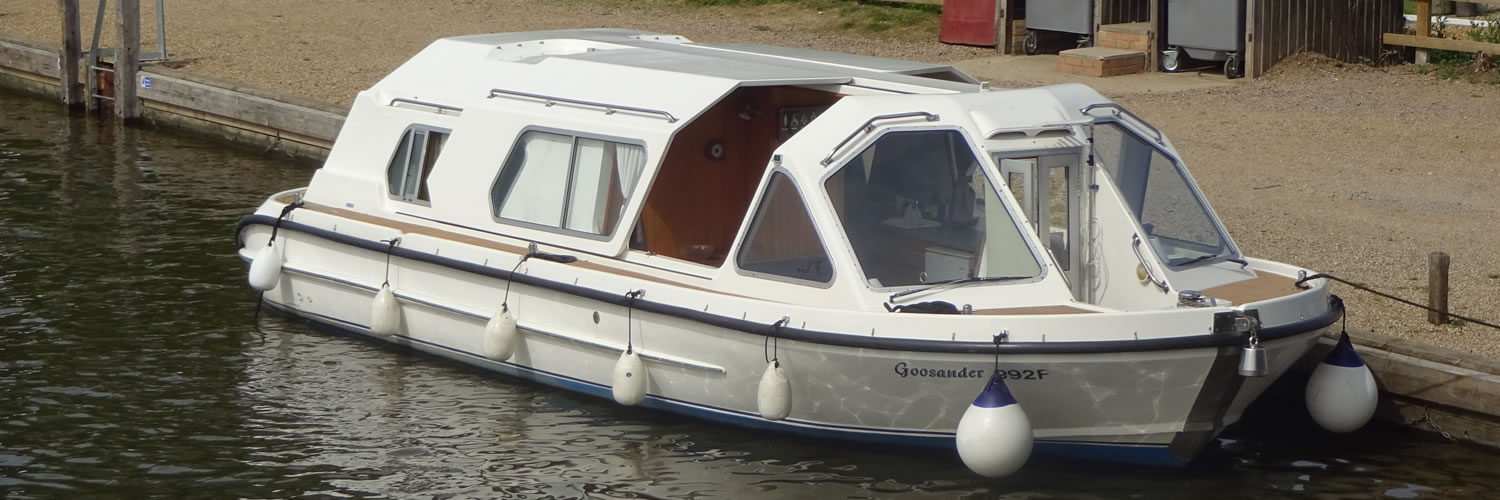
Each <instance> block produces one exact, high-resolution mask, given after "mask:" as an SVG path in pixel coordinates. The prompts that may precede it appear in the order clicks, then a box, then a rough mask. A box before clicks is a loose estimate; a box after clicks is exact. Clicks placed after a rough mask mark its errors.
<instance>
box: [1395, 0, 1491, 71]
mask: <svg viewBox="0 0 1500 500" xmlns="http://www.w3.org/2000/svg"><path fill="white" fill-rule="evenodd" d="M1473 1H1474V2H1477V3H1482V4H1488V5H1489V6H1490V7H1491V8H1494V7H1500V0H1473ZM1416 24H1417V29H1416V32H1417V33H1416V34H1415V35H1407V34H1404V33H1386V34H1385V36H1384V39H1385V43H1386V44H1387V45H1400V46H1405V47H1416V48H1417V54H1416V55H1417V57H1416V59H1417V64H1427V49H1442V50H1457V51H1461V52H1483V53H1486V54H1490V55H1500V43H1485V42H1478V41H1473V40H1454V39H1448V38H1432V37H1430V35H1431V34H1432V0H1417V23H1416Z"/></svg>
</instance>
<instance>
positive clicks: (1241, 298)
mask: <svg viewBox="0 0 1500 500" xmlns="http://www.w3.org/2000/svg"><path fill="white" fill-rule="evenodd" d="M1295 283H1296V280H1293V279H1291V278H1288V277H1286V276H1282V275H1279V274H1271V273H1266V272H1261V271H1256V272H1255V277H1254V278H1251V279H1247V280H1243V281H1236V282H1234V283H1229V284H1227V285H1219V286H1216V287H1213V288H1209V289H1207V290H1203V291H1202V293H1203V296H1204V297H1213V298H1216V299H1224V300H1228V301H1230V302H1233V303H1234V305H1236V306H1241V305H1245V304H1249V303H1252V302H1260V301H1263V300H1270V299H1274V298H1279V297H1286V296H1288V295H1295V294H1297V293H1298V292H1301V291H1302V290H1301V289H1299V288H1297V286H1296V284H1295Z"/></svg>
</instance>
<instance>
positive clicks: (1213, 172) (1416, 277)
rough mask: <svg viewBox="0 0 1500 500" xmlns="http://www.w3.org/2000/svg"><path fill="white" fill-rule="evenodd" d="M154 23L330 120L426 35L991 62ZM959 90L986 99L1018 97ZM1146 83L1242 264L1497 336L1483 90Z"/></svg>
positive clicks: (801, 31)
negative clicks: (337, 107) (1388, 296)
mask: <svg viewBox="0 0 1500 500" xmlns="http://www.w3.org/2000/svg"><path fill="white" fill-rule="evenodd" d="M143 3H147V4H153V5H154V2H149V1H148V2H143ZM414 5H420V6H419V7H414ZM55 9H56V7H55V5H54V4H53V2H48V1H30V2H7V3H5V4H0V32H5V33H9V34H13V35H18V36H22V37H26V38H32V39H36V40H41V41H51V42H53V43H56V42H55V41H54V40H53V39H54V38H56V35H55V33H56V26H57V25H58V24H59V22H58V19H57V13H56V10H55ZM167 12H168V14H169V17H168V24H169V34H170V37H171V38H170V40H169V46H170V48H171V49H172V53H173V58H174V62H173V65H174V66H178V67H183V68H185V69H187V70H190V71H193V72H196V73H199V74H203V75H207V76H212V77H218V78H225V79H230V80H235V81H240V82H244V83H247V84H250V85H253V86H259V87H264V88H267V89H271V90H279V91H285V92H289V93H294V94H299V95H302V96H305V97H310V98H314V99H321V100H324V101H328V102H334V103H344V104H347V103H348V102H350V101H351V99H352V97H353V94H354V93H355V92H357V91H359V90H361V89H364V88H366V87H368V86H370V85H371V84H373V83H374V82H375V81H377V80H379V79H380V77H381V76H383V75H384V74H385V73H387V72H389V71H390V70H391V69H393V68H395V67H396V66H397V65H399V64H400V63H401V62H402V61H403V60H405V59H406V58H407V57H409V56H410V55H411V54H413V53H415V52H416V51H418V50H420V49H421V48H422V47H424V46H426V45H427V44H428V43H430V42H431V41H432V40H433V39H435V38H439V37H443V36H451V35H460V34H473V33H489V32H504V31H526V30H540V29H561V28H581V27H602V26H614V27H629V28H639V29H646V30H654V31H660V32H666V33H675V34H681V35H684V36H686V37H688V38H691V39H694V40H698V41H705V42H748V43H766V44H774V45H783V46H791V47H806V48H815V49H822V50H835V51H841V52H852V53H858V54H866V55H877V56H886V57H897V58H904V59H915V60H922V61H934V62H958V61H961V60H965V59H974V58H979V57H987V56H991V55H993V52H991V51H989V50H985V49H975V48H969V47H955V46H947V45H943V44H939V43H936V42H935V41H934V40H933V38H934V37H933V35H932V33H933V31H932V30H933V26H931V25H924V26H917V27H913V28H911V29H904V30H897V31H893V32H886V33H881V34H879V35H868V34H857V33H848V32H845V31H841V30H838V29H837V24H838V23H839V20H838V19H836V17H837V16H834V15H833V13H821V14H820V13H816V12H812V11H807V10H803V9H800V8H797V7H795V6H790V5H784V4H783V5H767V6H760V7H718V8H686V7H681V6H679V5H677V4H676V3H674V2H670V1H666V0H645V1H639V2H626V1H623V0H564V1H552V2H528V1H518V0H491V1H480V0H438V1H430V2H426V3H422V4H412V3H408V2H396V1H394V0H321V1H318V2H307V1H304V0H264V1H257V2H250V1H246V0H223V1H214V2H192V1H188V0H169V1H168V2H167ZM152 16H153V14H152V13H150V12H147V13H144V14H143V17H144V18H145V19H152ZM91 22H92V15H88V16H85V20H84V23H85V26H91ZM148 31H149V30H148ZM151 36H153V35H151V34H150V33H148V34H146V35H143V39H147V40H150V39H151ZM146 50H150V49H149V48H147V49H146ZM1033 66H1037V67H1042V68H1045V67H1046V66H1047V65H1033ZM976 76H979V77H981V78H985V79H988V80H991V81H994V82H996V84H997V85H999V86H1004V85H1005V83H1006V77H1011V78H1012V80H1011V81H1012V82H1013V83H1024V82H1027V81H1028V80H1027V79H1025V78H1017V77H1016V75H998V77H989V76H988V75H983V74H979V75H976ZM1123 78H1132V77H1123ZM1142 78H1144V77H1142ZM1110 80H1116V79H1110ZM1029 81H1036V80H1035V79H1033V80H1029ZM1146 81H1150V82H1152V83H1151V84H1150V85H1146V86H1144V87H1146V88H1141V87H1143V86H1140V85H1136V86H1131V85H1108V86H1102V88H1105V89H1106V90H1104V92H1106V93H1107V94H1111V95H1112V97H1115V98H1117V99H1119V100H1120V101H1121V102H1122V103H1124V104H1126V105H1128V106H1130V107H1131V108H1132V109H1134V110H1135V111H1136V112H1138V113H1139V114H1141V115H1142V116H1144V117H1145V118H1147V119H1148V120H1151V121H1152V122H1154V123H1155V124H1156V125H1158V126H1159V127H1161V128H1162V129H1163V130H1164V131H1166V132H1167V134H1169V135H1170V136H1171V137H1172V139H1173V141H1174V143H1176V145H1177V146H1178V148H1179V149H1180V150H1181V152H1182V154H1183V156H1184V158H1185V160H1186V161H1187V163H1188V165H1189V166H1190V168H1191V170H1192V172H1193V175H1194V177H1195V178H1196V180H1197V181H1198V182H1199V184H1200V185H1201V187H1202V188H1203V190H1204V191H1205V192H1206V193H1207V195H1208V197H1209V199H1210V201H1211V202H1212V203H1213V206H1214V208H1215V210H1216V211H1217V212H1218V214H1219V216H1220V217H1222V218H1223V219H1224V221H1225V224H1226V225H1227V226H1228V227H1229V230H1230V233H1231V235H1232V236H1233V237H1234V238H1235V241H1236V243H1238V244H1239V246H1240V247H1241V249H1242V250H1243V251H1244V252H1245V253H1246V254H1249V255H1253V256H1257V257H1262V258H1268V259H1272V260H1278V261H1285V262H1292V263H1296V264H1299V265H1302V266H1306V267H1309V268H1312V269H1316V270H1320V271H1328V272H1332V273H1335V274H1336V275H1339V276H1343V277H1346V278H1349V279H1352V280H1356V281H1359V282H1363V283H1366V284H1368V285H1371V286H1374V287H1376V288H1378V289H1381V290H1385V291H1388V292H1391V293H1394V294H1396V295H1399V296H1403V297H1407V298H1410V299H1415V300H1418V301H1420V302H1425V297H1426V295H1427V294H1426V274H1427V254H1428V253H1429V252H1431V251H1434V250H1444V251H1447V252H1448V253H1449V254H1450V255H1451V256H1452V259H1453V264H1452V285H1451V286H1452V299H1451V306H1452V309H1453V311H1454V312H1457V313H1460V314H1466V315H1471V316H1476V317H1479V318H1481V319H1485V320H1489V321H1492V322H1496V320H1500V254H1497V252H1496V250H1495V249H1496V248H1500V223H1497V222H1496V221H1497V220H1500V196H1497V195H1496V193H1500V140H1497V136H1496V130H1497V127H1500V86H1494V85H1474V84H1468V83H1461V82H1443V81H1437V80H1435V79H1434V78H1432V77H1430V76H1424V75H1417V74H1413V73H1412V72H1411V71H1410V70H1409V69H1406V68H1393V69H1373V68H1366V67H1363V66H1354V65H1343V64H1338V63H1334V62H1332V61H1328V60H1326V59H1322V58H1318V57H1311V56H1307V57H1300V56H1299V57H1297V58H1295V59H1292V60H1289V61H1287V62H1283V63H1282V64H1280V65H1278V66H1277V67H1276V68H1275V69H1274V70H1273V72H1272V74H1271V75H1269V76H1267V77H1265V78H1262V79H1260V80H1257V81H1254V82H1242V83H1238V84H1235V85H1226V86H1222V87H1214V88H1186V89H1185V90H1179V89H1170V88H1156V87H1154V86H1155V85H1156V84H1155V82H1156V81H1157V80H1146ZM1110 89H1114V90H1110ZM1337 289H1338V290H1339V293H1340V294H1341V295H1342V296H1344V298H1345V299H1346V301H1347V303H1348V305H1349V307H1350V314H1349V318H1350V326H1352V327H1356V328H1364V329H1371V330H1375V331H1379V332H1381V333H1386V334H1390V335H1395V336H1399V337H1405V338H1410V339H1416V340H1420V341H1423V342H1427V343H1430V344H1433V345H1437V346H1442V347H1448V348H1453V349H1458V350H1461V351H1467V352H1472V353H1477V354H1483V355H1487V356H1491V357H1500V331H1494V330H1490V329H1486V328H1483V327H1481V326H1479V325H1474V324H1469V325H1464V326H1443V327H1436V326H1432V325H1428V324H1427V323H1426V314H1425V313H1424V312H1423V311H1421V310H1418V309H1415V308H1411V307H1408V306H1405V305H1400V304H1396V303H1393V302H1390V301H1387V300H1385V299H1380V298H1377V297H1375V296H1372V295H1369V294H1366V293H1363V292H1360V291H1356V290H1353V289H1350V288H1349V287H1347V286H1342V285H1340V286H1338V287H1337Z"/></svg>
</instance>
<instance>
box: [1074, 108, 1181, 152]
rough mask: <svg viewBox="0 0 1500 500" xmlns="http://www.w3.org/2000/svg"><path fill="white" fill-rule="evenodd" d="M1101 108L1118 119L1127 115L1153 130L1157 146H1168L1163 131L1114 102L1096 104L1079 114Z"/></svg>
mask: <svg viewBox="0 0 1500 500" xmlns="http://www.w3.org/2000/svg"><path fill="white" fill-rule="evenodd" d="M1100 108H1106V109H1110V110H1113V111H1114V114H1115V116H1116V117H1119V116H1120V115H1125V116H1127V117H1130V119H1131V120H1135V122H1136V123H1139V124H1141V125H1142V126H1145V127H1146V128H1149V129H1151V132H1152V133H1154V134H1156V144H1157V145H1160V146H1166V145H1167V143H1166V139H1165V137H1166V136H1164V135H1162V133H1161V129H1158V128H1156V126H1155V125H1152V124H1151V123H1150V122H1148V121H1146V120H1144V119H1142V118H1141V117H1139V116H1136V114H1135V113H1131V112H1130V110H1128V109H1125V108H1123V107H1120V105H1119V104H1115V103H1112V102H1096V103H1094V104H1090V105H1088V106H1084V108H1083V109H1082V110H1079V112H1080V113H1083V114H1085V115H1087V114H1089V112H1090V111H1093V110H1096V109H1100Z"/></svg>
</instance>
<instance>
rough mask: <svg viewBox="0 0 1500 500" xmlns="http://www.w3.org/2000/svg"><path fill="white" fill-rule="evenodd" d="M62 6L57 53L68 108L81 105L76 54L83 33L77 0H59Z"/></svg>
mask: <svg viewBox="0 0 1500 500" xmlns="http://www.w3.org/2000/svg"><path fill="white" fill-rule="evenodd" d="M59 3H60V6H61V7H62V36H63V43H62V50H61V52H60V53H59V54H58V55H57V56H58V57H57V63H58V65H59V66H62V67H60V68H58V70H59V73H60V75H59V76H60V80H61V81H59V82H58V83H59V84H60V86H61V87H62V92H59V93H60V94H62V100H63V104H66V105H67V106H68V108H69V109H74V110H77V109H79V108H82V107H83V86H82V85H81V84H79V83H78V55H79V53H80V52H82V51H83V35H82V34H81V31H80V29H79V28H78V0H59Z"/></svg>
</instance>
